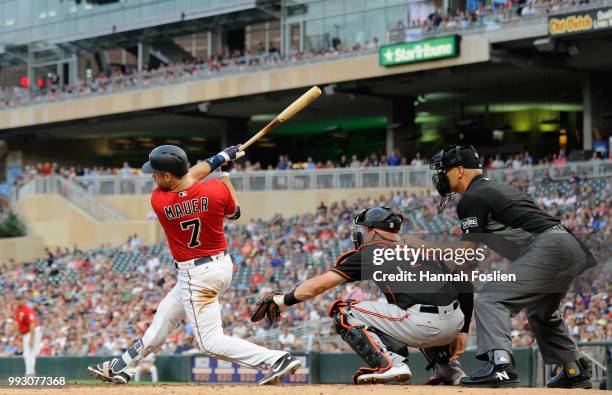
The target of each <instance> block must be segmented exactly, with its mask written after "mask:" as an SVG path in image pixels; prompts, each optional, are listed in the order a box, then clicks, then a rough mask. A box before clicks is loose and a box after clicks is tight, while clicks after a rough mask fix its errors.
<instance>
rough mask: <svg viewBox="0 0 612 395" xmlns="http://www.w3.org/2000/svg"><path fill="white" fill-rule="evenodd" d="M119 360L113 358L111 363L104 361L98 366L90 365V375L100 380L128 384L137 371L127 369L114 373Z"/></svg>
mask: <svg viewBox="0 0 612 395" xmlns="http://www.w3.org/2000/svg"><path fill="white" fill-rule="evenodd" d="M118 360H119V358H113V359H112V360H110V361H104V362H102V363H99V364H97V365H89V366H88V367H87V370H89V375H90V376H92V377H95V378H97V379H98V380H102V381H108V382H111V383H115V384H127V383H128V382H129V381H130V380H131V378H132V376H134V373H135V369H133V368H130V367H125V368H124V369H123V370H121V371H119V372H114V371H113V366H115V364H116V363H117V361H118Z"/></svg>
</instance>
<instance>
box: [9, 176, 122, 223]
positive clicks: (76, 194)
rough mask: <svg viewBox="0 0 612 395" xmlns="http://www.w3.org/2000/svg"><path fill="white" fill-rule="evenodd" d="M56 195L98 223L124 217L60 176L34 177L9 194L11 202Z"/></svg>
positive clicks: (118, 219)
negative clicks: (27, 197) (34, 196)
mask: <svg viewBox="0 0 612 395" xmlns="http://www.w3.org/2000/svg"><path fill="white" fill-rule="evenodd" d="M52 193H56V194H59V195H60V196H62V197H63V198H65V199H67V200H68V201H70V202H71V203H72V204H74V205H76V206H77V207H78V208H80V209H81V210H83V211H84V212H86V213H87V214H89V215H91V216H92V217H93V218H94V219H96V220H98V221H123V220H125V219H126V218H125V216H123V215H122V214H121V213H119V212H117V211H115V210H114V209H113V208H111V207H110V206H108V205H107V204H105V203H104V202H102V201H100V200H98V199H96V198H95V197H94V196H92V195H90V194H89V193H88V192H87V191H86V190H84V189H83V188H80V187H79V186H78V185H76V184H74V183H73V182H70V181H69V180H67V179H65V178H63V177H61V176H56V175H52V176H36V177H34V178H32V179H31V180H29V181H28V182H27V183H25V184H24V185H22V186H20V187H19V188H15V189H13V191H12V192H11V199H10V200H11V202H12V203H14V202H16V201H17V200H19V199H20V198H23V197H25V196H28V195H41V194H52Z"/></svg>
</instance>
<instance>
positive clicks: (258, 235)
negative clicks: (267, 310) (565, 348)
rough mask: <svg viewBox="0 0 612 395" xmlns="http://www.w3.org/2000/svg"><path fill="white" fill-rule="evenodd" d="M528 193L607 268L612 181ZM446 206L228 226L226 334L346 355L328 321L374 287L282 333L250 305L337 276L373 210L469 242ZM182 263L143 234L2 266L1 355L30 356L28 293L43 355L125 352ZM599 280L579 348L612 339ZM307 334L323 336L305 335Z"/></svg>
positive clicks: (356, 290) (583, 288)
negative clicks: (23, 336)
mask: <svg viewBox="0 0 612 395" xmlns="http://www.w3.org/2000/svg"><path fill="white" fill-rule="evenodd" d="M602 185H603V186H602ZM519 187H525V186H521V185H519ZM525 188H526V190H527V192H528V193H530V194H531V195H532V197H533V198H534V199H535V200H537V201H538V202H540V203H541V204H542V205H543V206H544V207H545V208H546V209H547V210H548V211H549V212H550V213H552V214H554V215H557V216H560V217H562V218H563V221H564V224H565V225H566V226H567V227H568V228H569V229H571V230H572V231H573V232H574V233H576V234H578V235H579V236H580V237H581V238H583V239H585V240H586V241H587V242H588V243H589V244H590V245H591V248H592V249H593V250H594V252H595V253H596V255H597V258H598V260H599V262H600V263H604V262H606V261H607V260H608V261H609V259H610V250H609V245H610V240H609V235H610V231H611V230H612V223H611V222H610V220H609V219H610V218H612V202H611V201H610V200H609V196H610V195H611V192H612V180H611V179H609V178H608V179H606V180H603V181H602V180H600V181H599V184H594V183H593V182H592V181H583V180H578V179H576V180H570V181H565V182H560V183H552V184H551V183H548V184H547V185H533V186H526V187H525ZM437 203H438V197H437V195H436V194H435V193H430V192H422V193H417V194H415V193H408V192H400V191H398V192H394V193H391V194H390V195H388V196H383V195H381V196H380V197H378V198H369V199H360V200H357V201H356V202H355V203H353V204H347V203H346V202H339V203H333V204H330V205H329V206H326V205H324V204H323V203H322V204H321V205H320V206H319V207H318V208H317V209H316V212H313V213H310V214H305V215H301V216H296V217H291V218H284V217H283V216H281V215H277V216H275V217H274V218H272V219H271V220H267V221H264V220H253V221H251V222H249V223H246V224H238V223H228V224H227V226H226V234H227V237H228V240H229V243H230V253H231V255H232V258H233V261H234V264H235V275H234V282H233V288H231V289H229V290H228V291H227V292H225V293H224V294H223V296H222V297H221V304H222V309H223V311H224V314H223V321H224V327H225V329H226V331H227V332H229V333H231V334H233V335H236V336H240V337H245V338H246V337H249V338H253V339H255V340H256V341H259V342H260V343H263V344H266V345H268V346H270V347H275V348H280V347H284V348H288V349H292V350H296V351H298V350H325V351H339V350H345V349H346V347H345V346H344V343H343V342H341V341H338V337H337V336H336V335H335V332H334V330H333V329H332V325H331V323H330V321H328V320H326V319H325V317H326V314H325V311H326V308H327V307H328V305H329V303H330V302H331V301H332V300H333V299H335V298H337V297H341V298H353V299H362V300H363V299H378V298H380V297H381V296H382V295H380V294H379V292H378V291H377V289H376V288H375V286H374V285H373V284H368V283H363V284H362V283H358V284H353V285H349V286H348V287H342V288H341V289H338V290H336V291H334V292H329V293H328V294H326V295H321V296H318V297H317V298H315V299H313V300H311V301H307V302H305V303H302V304H300V305H298V306H296V308H293V309H290V310H289V311H287V312H286V313H284V319H283V321H282V322H281V324H280V327H279V328H268V327H266V326H261V325H253V324H251V323H250V321H249V320H248V317H249V314H250V311H249V308H250V304H249V303H248V301H252V300H254V299H255V298H256V297H257V295H260V294H261V293H263V292H266V291H271V290H274V289H281V290H290V289H292V288H293V287H294V286H295V284H297V283H299V282H301V281H303V280H305V279H306V278H309V277H311V276H313V275H315V274H317V273H320V272H322V271H325V270H327V268H328V267H330V266H331V265H333V263H334V261H335V258H336V257H337V256H338V255H339V254H340V253H341V252H342V251H345V250H347V249H349V248H351V237H350V235H351V219H352V216H353V215H354V214H355V213H356V212H357V211H359V210H360V209H362V208H363V207H371V206H378V205H384V206H389V207H392V208H393V209H395V210H398V211H400V212H402V213H403V214H404V215H405V216H406V218H407V220H406V224H405V226H404V229H403V232H413V233H427V232H431V233H441V234H454V235H458V234H459V233H460V231H459V229H458V227H457V224H456V220H455V218H454V207H453V206H452V205H451V206H449V207H447V208H446V209H445V210H444V211H442V212H441V213H438V210H437ZM126 257H131V258H129V259H128V258H126ZM126 262H127V263H126ZM171 262H172V259H171V257H170V255H169V253H168V251H167V249H166V247H165V246H164V245H156V246H144V245H142V243H141V241H140V239H139V238H138V236H137V235H134V236H133V237H130V239H129V240H128V241H127V242H126V243H125V245H123V246H121V247H116V248H111V247H109V246H102V247H101V248H99V249H96V250H92V251H80V250H79V249H78V248H76V247H75V248H74V249H73V250H68V249H65V250H62V249H58V250H56V251H50V250H47V251H46V254H45V257H44V258H43V259H41V260H40V261H38V262H34V263H24V264H17V263H15V262H2V263H0V295H2V300H3V303H2V305H1V306H0V323H2V324H1V325H0V355H13V354H16V353H19V352H21V350H20V347H21V345H20V342H19V341H18V340H17V337H16V336H15V335H16V333H15V328H14V322H13V312H12V309H11V308H12V306H13V301H14V295H16V294H18V293H20V294H24V295H26V298H27V299H29V300H30V301H31V303H32V305H33V307H34V308H35V309H36V310H37V312H38V313H39V315H40V317H41V323H42V326H43V328H44V340H43V349H42V351H41V354H42V355H108V354H117V353H119V352H120V351H121V350H124V349H125V348H126V347H127V346H128V345H129V344H131V342H132V341H134V340H135V339H136V338H138V337H140V336H142V334H143V332H144V330H145V329H146V327H147V325H148V324H149V323H150V322H151V319H152V317H153V314H154V313H155V308H156V306H157V305H158V303H159V302H160V301H161V299H162V298H163V297H164V295H165V294H166V293H167V292H168V291H169V290H170V289H171V287H172V286H173V285H174V283H175V269H174V268H173V266H172V265H171ZM608 263H609V262H608ZM122 265H123V266H122ZM594 276H595V277H594V280H592V281H590V282H588V283H580V284H579V285H578V287H577V289H576V290H575V292H574V293H570V294H568V295H567V297H566V299H565V301H564V303H563V315H564V318H565V321H566V323H567V324H568V326H569V328H570V332H571V333H572V335H573V336H574V338H575V339H576V340H590V339H612V325H610V319H611V318H612V299H611V298H612V289H611V288H610V284H611V281H610V280H611V277H612V276H611V274H610V273H609V272H606V271H601V272H600V273H599V274H596V275H594ZM308 327H310V328H313V329H311V330H305V328H308ZM512 327H513V331H512V337H513V342H514V345H515V346H532V345H533V344H534V341H533V335H532V334H531V332H530V328H529V325H528V323H527V320H526V317H525V315H524V314H520V315H518V316H517V317H515V318H514V319H513V321H512ZM472 329H473V331H472V335H471V338H470V342H471V343H470V344H471V345H472V346H473V345H474V344H475V343H474V341H475V338H474V330H475V328H472ZM192 334H193V329H192V328H191V327H190V326H189V325H188V324H185V323H182V324H181V325H179V327H178V328H177V329H176V330H175V331H173V332H172V334H171V335H170V337H169V340H168V342H167V343H166V344H165V345H164V347H163V348H162V349H161V350H160V353H161V354H175V353H183V352H191V351H195V350H194V349H193V347H194V346H193V337H192ZM190 350H191V351H190Z"/></svg>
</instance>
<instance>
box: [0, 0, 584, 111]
mask: <svg viewBox="0 0 612 395" xmlns="http://www.w3.org/2000/svg"><path fill="white" fill-rule="evenodd" d="M585 3H586V4H588V3H589V0H578V1H577V0H505V1H504V0H501V1H500V0H496V1H492V2H490V3H488V4H487V2H484V1H481V0H470V1H468V2H467V9H466V10H465V11H457V12H456V13H454V14H450V13H449V14H445V13H443V12H441V10H440V9H439V8H436V7H435V6H434V3H433V2H428V1H425V2H418V3H414V4H412V5H411V6H409V7H416V9H415V10H409V14H410V15H413V14H414V15H416V16H417V17H416V18H415V17H413V18H411V21H410V24H409V26H405V25H404V23H403V22H402V21H401V20H400V21H398V24H397V26H395V28H394V29H391V30H390V32H389V33H390V35H391V36H393V37H395V40H394V41H402V40H405V41H413V40H418V39H421V38H422V37H423V36H427V35H431V34H432V33H444V32H457V31H459V30H462V29H469V28H473V27H484V28H486V29H488V30H491V29H499V28H501V26H500V25H501V24H503V23H507V22H513V21H516V20H521V19H525V18H529V17H534V16H535V17H537V16H543V15H547V14H549V13H550V12H556V11H559V10H563V9H568V8H575V7H576V6H577V5H582V4H585ZM419 15H426V16H425V17H422V18H421V17H418V16H419ZM394 33H396V34H394ZM362 40H363V39H362ZM380 44H382V43H380V42H379V38H378V37H373V38H372V40H371V41H362V42H356V43H355V44H353V45H350V46H347V45H344V44H343V43H342V41H341V40H340V39H339V38H334V39H332V40H331V42H330V44H329V45H328V46H325V47H321V48H310V49H307V50H305V51H298V50H297V49H295V48H292V49H291V50H290V51H289V53H287V54H281V52H280V50H279V49H278V48H276V47H275V46H274V45H271V46H270V47H269V49H268V52H264V45H263V43H260V44H259V45H258V46H256V47H255V48H253V49H248V50H245V51H244V52H241V51H239V50H234V51H230V49H229V48H227V47H224V48H223V49H222V50H221V51H220V53H218V54H215V55H213V56H210V57H209V58H208V59H199V58H194V59H191V60H183V61H182V62H176V63H172V62H171V63H168V64H162V65H161V67H159V68H157V69H149V67H147V66H145V67H144V68H143V70H141V71H139V70H137V68H136V67H135V66H133V65H129V66H122V67H117V66H113V67H111V68H109V69H108V70H104V71H103V72H101V73H99V74H98V75H95V76H93V75H88V76H87V78H85V79H79V80H78V81H77V83H76V84H74V85H61V84H60V83H59V77H58V76H57V75H55V74H50V75H48V76H47V77H46V78H42V79H40V80H39V81H38V83H37V84H35V85H37V88H36V89H32V90H30V89H29V88H27V87H22V86H19V85H15V86H4V87H1V88H0V108H2V107H13V106H19V105H24V104H31V103H39V102H45V101H52V100H57V99H68V98H72V97H81V96H87V95H93V94H102V93H112V92H116V91H121V90H125V89H130V88H135V87H140V88H143V87H148V86H153V85H163V84H168V83H174V82H180V81H184V80H188V79H194V78H195V79H202V78H208V77H211V76H216V75H219V74H221V73H235V72H243V71H248V70H253V69H256V68H259V67H262V66H263V67H265V66H282V65H291V64H292V63H295V62H301V61H303V60H310V59H315V58H320V59H323V58H329V57H335V56H339V55H342V54H345V53H351V52H352V53H355V52H362V51H374V50H376V49H378V47H379V45H380ZM33 85H34V84H33Z"/></svg>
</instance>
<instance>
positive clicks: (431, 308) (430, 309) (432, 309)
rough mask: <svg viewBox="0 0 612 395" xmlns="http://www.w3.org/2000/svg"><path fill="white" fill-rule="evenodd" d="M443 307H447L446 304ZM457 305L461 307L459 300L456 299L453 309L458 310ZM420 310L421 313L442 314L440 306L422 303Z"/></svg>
mask: <svg viewBox="0 0 612 395" xmlns="http://www.w3.org/2000/svg"><path fill="white" fill-rule="evenodd" d="M442 307H446V306H442ZM457 307H459V302H457V301H456V300H455V301H454V302H453V310H457ZM419 311H420V312H421V313H432V314H440V306H423V305H421V308H420V309H419Z"/></svg>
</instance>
